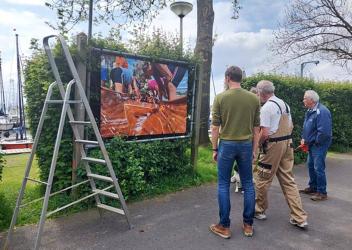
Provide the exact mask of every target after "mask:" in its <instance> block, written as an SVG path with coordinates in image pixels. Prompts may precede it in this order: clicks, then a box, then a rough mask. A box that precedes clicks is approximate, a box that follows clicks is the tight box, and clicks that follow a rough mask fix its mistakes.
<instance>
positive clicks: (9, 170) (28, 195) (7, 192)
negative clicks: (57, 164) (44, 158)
mask: <svg viewBox="0 0 352 250" xmlns="http://www.w3.org/2000/svg"><path fill="white" fill-rule="evenodd" d="M4 158H5V160H6V164H5V167H4V169H3V176H2V178H3V179H2V182H0V195H1V197H0V199H2V201H1V203H2V204H1V205H0V207H1V211H0V216H1V217H2V218H0V230H4V229H7V227H8V224H9V222H10V220H11V216H12V210H13V208H14V207H15V205H16V200H17V196H18V192H19V190H20V188H21V184H22V180H23V177H24V171H25V166H26V162H27V160H28V158H29V154H18V155H6V156H4ZM30 177H31V178H34V179H36V178H38V165H37V162H36V160H34V161H33V165H32V170H31V172H30ZM39 197H40V187H39V186H38V185H37V184H35V183H33V182H27V188H26V190H25V196H24V200H23V202H22V204H24V203H26V202H28V201H31V200H33V199H36V198H39ZM40 207H41V204H39V203H34V204H33V205H30V206H28V207H25V208H23V209H21V210H20V214H19V217H18V220H17V222H18V223H17V224H18V225H23V224H27V223H33V222H36V221H37V220H38V218H39V213H40ZM9 210H10V213H9V212H8V211H9Z"/></svg>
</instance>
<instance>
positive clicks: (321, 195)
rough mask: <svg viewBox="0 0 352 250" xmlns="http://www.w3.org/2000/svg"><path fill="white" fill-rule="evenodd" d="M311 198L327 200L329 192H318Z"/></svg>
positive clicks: (313, 199)
mask: <svg viewBox="0 0 352 250" xmlns="http://www.w3.org/2000/svg"><path fill="white" fill-rule="evenodd" d="M310 199H311V200H312V201H325V200H327V199H328V195H327V194H321V193H316V194H315V195H313V196H312V197H310Z"/></svg>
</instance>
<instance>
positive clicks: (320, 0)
mask: <svg viewBox="0 0 352 250" xmlns="http://www.w3.org/2000/svg"><path fill="white" fill-rule="evenodd" d="M351 11H352V3H351V0H294V1H293V2H292V4H291V5H290V6H289V7H288V9H287V11H286V17H285V21H284V22H283V23H282V24H280V28H279V30H278V31H277V32H276V33H275V40H274V43H273V47H272V48H273V49H274V51H275V52H276V53H277V54H281V55H285V56H287V58H288V60H287V61H290V60H294V59H297V58H300V57H304V56H306V55H313V54H314V55H315V56H317V57H320V58H323V59H327V60H329V61H331V62H333V63H339V64H341V65H343V66H348V63H349V62H350V61H351V60H352V51H351V46H352V40H351V39H352V14H351V13H352V12H351Z"/></svg>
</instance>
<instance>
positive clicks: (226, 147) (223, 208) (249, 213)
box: [217, 140, 255, 227]
mask: <svg viewBox="0 0 352 250" xmlns="http://www.w3.org/2000/svg"><path fill="white" fill-rule="evenodd" d="M252 150H253V148H252V142H251V141H226V140H221V141H220V144H219V152H218V159H217V161H218V202H219V216H220V224H221V225H222V226H224V227H230V210H231V203H230V181H231V172H232V169H233V164H234V162H235V161H236V162H237V165H238V172H239V175H240V179H241V183H242V188H243V190H244V210H243V222H244V223H246V224H249V225H252V224H253V216H254V209H255V191H254V186H253V176H252Z"/></svg>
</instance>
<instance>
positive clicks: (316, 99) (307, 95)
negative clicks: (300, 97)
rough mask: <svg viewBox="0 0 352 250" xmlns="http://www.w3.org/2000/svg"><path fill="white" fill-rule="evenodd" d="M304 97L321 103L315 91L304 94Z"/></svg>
mask: <svg viewBox="0 0 352 250" xmlns="http://www.w3.org/2000/svg"><path fill="white" fill-rule="evenodd" d="M304 96H306V97H307V98H309V99H311V100H312V101H313V102H315V103H317V102H319V95H318V93H317V92H315V91H314V90H311V89H310V90H307V91H306V92H305V93H304Z"/></svg>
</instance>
